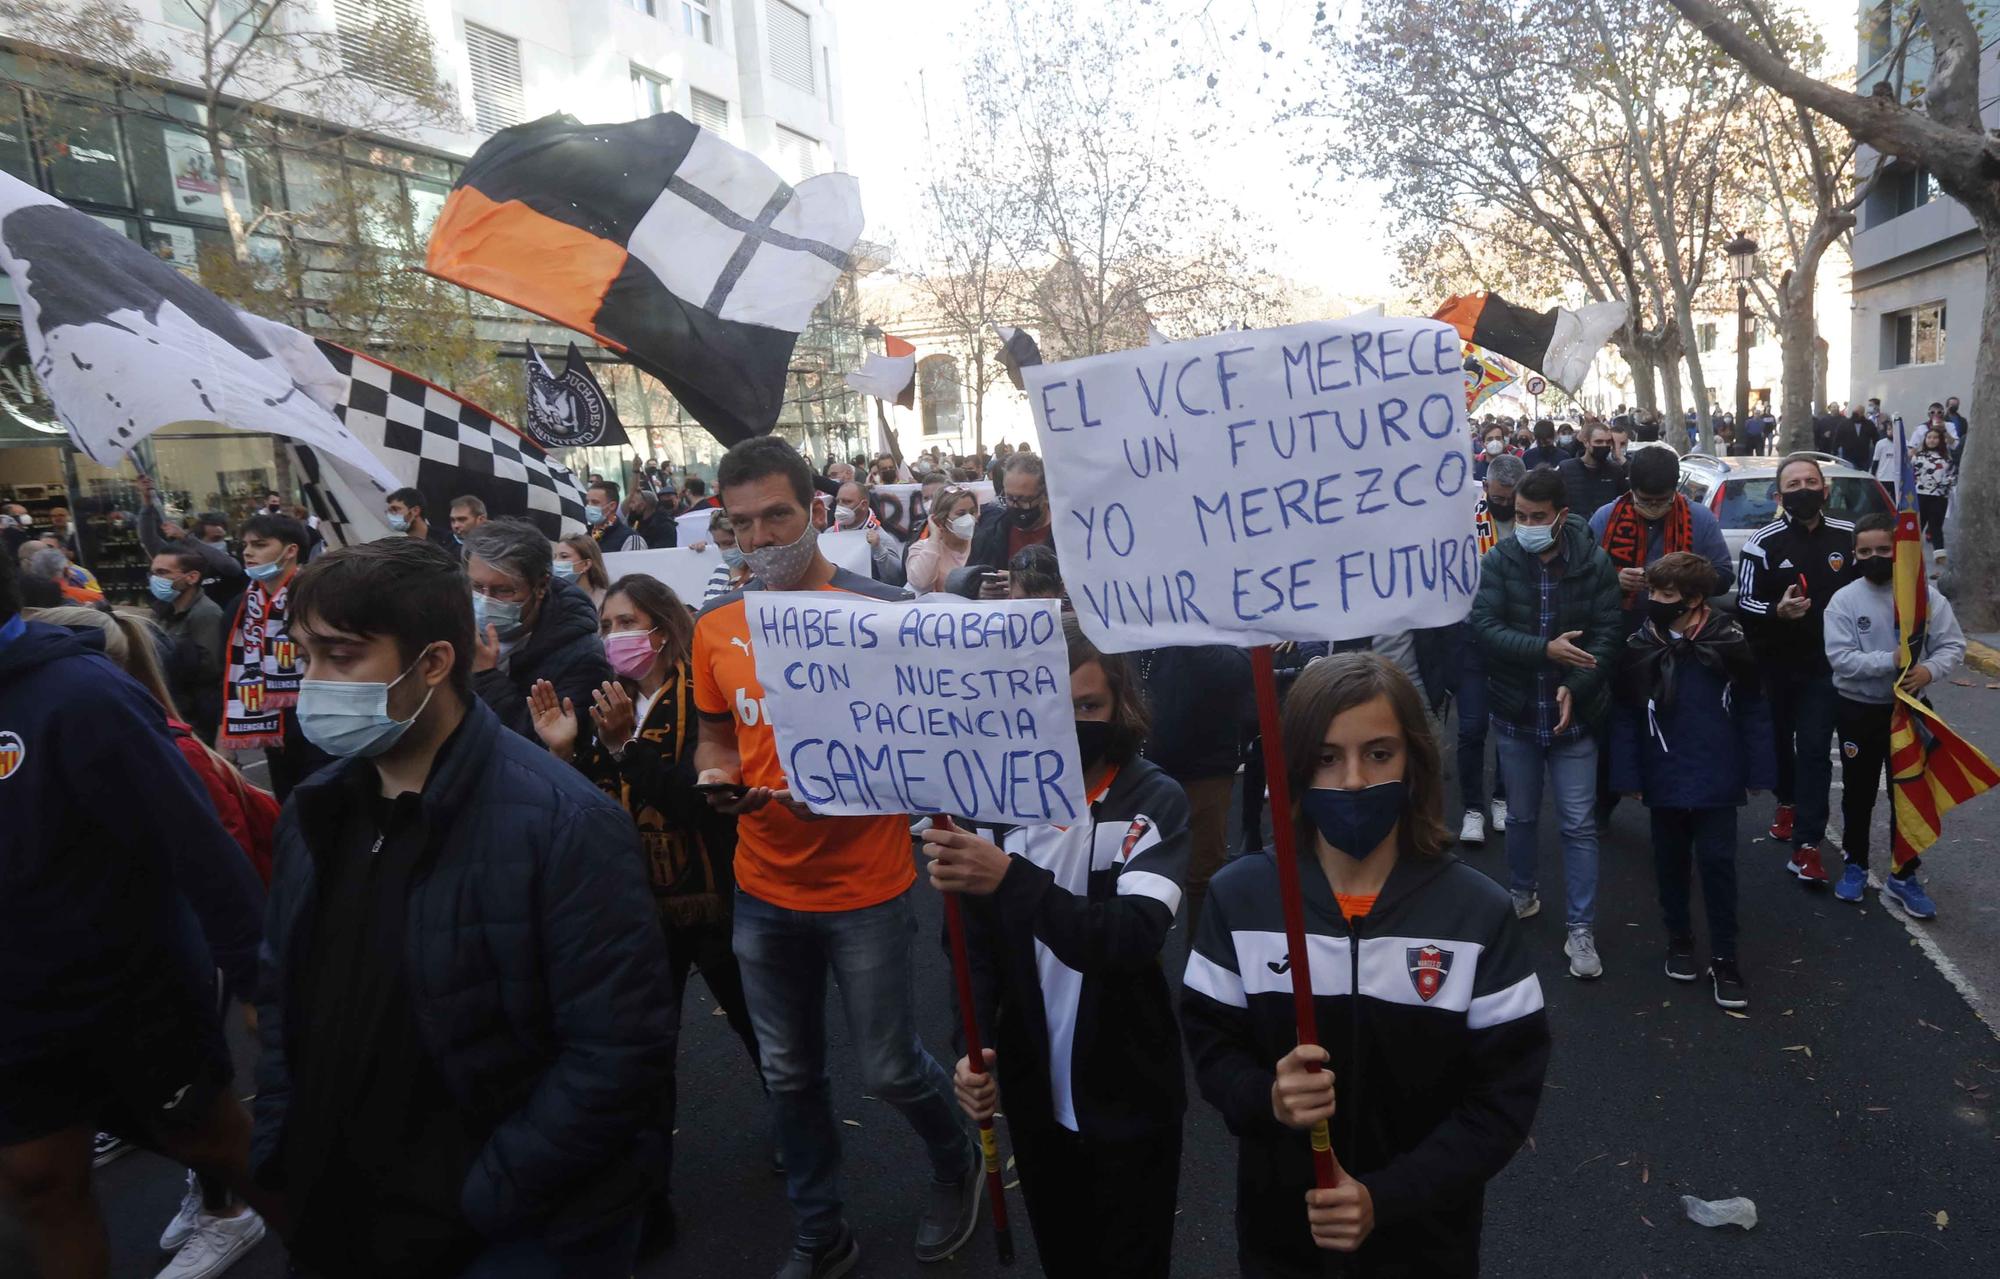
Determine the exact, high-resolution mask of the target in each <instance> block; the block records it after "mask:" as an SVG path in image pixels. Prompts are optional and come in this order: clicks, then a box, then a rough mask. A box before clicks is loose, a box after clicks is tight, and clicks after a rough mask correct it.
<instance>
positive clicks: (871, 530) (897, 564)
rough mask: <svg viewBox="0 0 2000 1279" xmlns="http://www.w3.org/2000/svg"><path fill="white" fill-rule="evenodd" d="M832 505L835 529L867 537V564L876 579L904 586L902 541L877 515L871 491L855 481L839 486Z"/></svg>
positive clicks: (891, 584) (892, 584)
mask: <svg viewBox="0 0 2000 1279" xmlns="http://www.w3.org/2000/svg"><path fill="white" fill-rule="evenodd" d="M834 501H835V505H834V508H833V529H832V530H830V531H835V532H847V533H853V532H860V533H862V534H863V535H865V536H866V537H867V539H868V567H869V570H870V572H871V574H872V575H873V576H874V578H875V580H876V581H878V582H885V583H887V584H888V585H890V586H901V585H903V583H904V577H903V544H902V542H900V541H898V540H897V538H896V535H895V534H894V533H891V532H890V531H889V530H888V529H886V528H883V527H882V521H881V520H880V519H878V518H877V517H876V515H875V508H874V506H873V504H872V503H871V502H870V500H869V494H868V490H867V489H866V488H864V487H863V486H862V485H860V484H857V483H856V482H854V481H853V480H849V481H848V482H847V483H845V484H842V485H841V486H840V492H839V494H838V495H836V497H835V499H834Z"/></svg>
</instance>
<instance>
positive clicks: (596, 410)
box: [521, 342, 627, 449]
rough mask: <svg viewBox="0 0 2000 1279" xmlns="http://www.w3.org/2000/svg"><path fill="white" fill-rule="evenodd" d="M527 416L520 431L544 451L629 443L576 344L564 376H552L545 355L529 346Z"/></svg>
mask: <svg viewBox="0 0 2000 1279" xmlns="http://www.w3.org/2000/svg"><path fill="white" fill-rule="evenodd" d="M527 363H528V414H527V419H526V420H525V421H523V422H522V423H521V425H522V426H523V427H525V428H527V432H528V434H529V435H530V436H532V437H534V440H535V442H536V443H538V444H540V445H541V446H542V447H544V448H551V449H568V448H581V447H586V446H590V445H600V444H609V445H619V444H624V443H627V440H626V438H625V427H624V425H623V424H622V423H620V422H619V420H618V410H617V409H616V408H614V407H612V404H611V397H610V396H608V395H606V394H605V393H604V388H603V387H602V386H599V385H598V383H597V378H596V376H595V375H594V374H592V373H591V371H590V363H589V361H587V360H585V359H584V358H583V352H581V351H579V350H577V349H576V343H574V342H572V343H570V344H569V360H568V362H567V363H565V364H564V365H563V371H562V372H560V373H553V372H551V371H550V370H549V366H548V362H547V361H546V360H544V359H542V353H541V352H540V351H537V350H536V349H535V344H534V343H533V342H530V343H528V361H527Z"/></svg>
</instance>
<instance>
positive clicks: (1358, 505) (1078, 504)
mask: <svg viewBox="0 0 2000 1279" xmlns="http://www.w3.org/2000/svg"><path fill="white" fill-rule="evenodd" d="M1463 363H1464V356H1463V355H1462V353H1461V346H1460V341H1459V338H1458V335H1457V333H1455V332H1454V331H1453V330H1452V329H1451V328H1450V327H1449V326H1447V325H1445V324H1443V323H1441V322H1439V321H1436V320H1410V319H1395V318H1387V317H1382V316H1367V317H1357V318H1350V319H1347V320H1336V321H1327V322H1322V323H1315V324H1297V325H1291V326H1289V327H1286V328H1279V329H1265V330H1257V331H1251V332H1242V331H1238V332H1231V333H1218V334H1215V335H1214V336H1212V337H1206V338H1199V339H1196V340H1194V341H1191V342H1174V343H1170V344H1167V345H1164V346H1147V347H1141V348H1139V349H1138V350H1134V351H1120V352H1116V353H1114V354H1110V355H1098V356H1092V357H1089V358H1087V359H1081V360H1071V361H1067V362H1065V363H1062V364H1042V365H1032V366H1030V367H1028V368H1025V369H1023V370H1022V375H1023V376H1024V377H1025V378H1026V379H1027V390H1028V400H1029V404H1030V406H1031V407H1032V408H1033V410H1034V414H1035V425H1036V429H1037V432H1038V434H1039V437H1040V442H1041V448H1042V454H1043V456H1044V458H1046V460H1047V463H1048V485H1049V499H1050V506H1051V509H1052V513H1053V517H1054V521H1055V540H1056V549H1057V552H1058V554H1059V555H1060V557H1061V560H1062V575H1063V584H1064V586H1065V587H1066V588H1067V590H1068V592H1069V595H1070V599H1071V601H1072V603H1073V604H1074V605H1075V608H1076V613H1077V617H1078V619H1079V620H1080V621H1081V622H1082V624H1083V628H1084V630H1085V632H1086V633H1088V634H1089V636H1090V638H1091V639H1092V640H1093V641H1094V642H1095V643H1096V644H1097V645H1098V646H1099V647H1100V648H1103V649H1105V650H1107V651H1113V652H1127V651H1130V650H1132V649H1139V648H1153V647H1158V646H1161V645H1180V644H1231V645H1236V646H1239V647H1247V646H1250V645H1256V644H1271V643H1277V642H1279V641H1282V640H1314V639H1353V638H1358V637H1360V636H1365V635H1376V634H1381V633H1384V632H1388V631H1399V630H1405V629H1409V628H1412V627H1425V626H1440V625H1444V624H1446V623H1450V622H1456V621H1459V620H1460V619H1462V618H1463V617H1464V616H1465V615H1466V613H1467V612H1468V611H1469V610H1470V609H1471V607H1472V596H1473V594H1474V592H1475V591H1476V590H1477V589H1478V586H1479V554H1478V550H1477V542H1476V540H1475V538H1474V534H1473V529H1472V507H1473V501H1472V497H1473V494H1472V485H1473V481H1472V463H1471V457H1470V454H1469V451H1468V448H1467V444H1466V434H1465V374H1464V372H1463V370H1462V368H1461V366H1462V365H1463Z"/></svg>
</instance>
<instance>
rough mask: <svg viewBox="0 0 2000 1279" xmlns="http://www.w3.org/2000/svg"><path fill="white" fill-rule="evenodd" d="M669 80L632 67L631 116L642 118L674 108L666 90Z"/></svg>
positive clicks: (670, 95) (669, 94) (670, 96)
mask: <svg viewBox="0 0 2000 1279" xmlns="http://www.w3.org/2000/svg"><path fill="white" fill-rule="evenodd" d="M670 83H671V82H670V81H669V80H668V79H667V78H666V77H665V76H658V75H654V74H653V73H652V72H650V71H641V70H640V69H639V68H637V67H633V68H632V111H633V118H634V119H637V120H643V119H645V118H646V117H647V116H654V115H658V114H660V113H661V112H662V111H671V110H673V109H674V100H673V96H672V94H671V93H670V92H669V91H668V87H667V86H668V85H669V84H670Z"/></svg>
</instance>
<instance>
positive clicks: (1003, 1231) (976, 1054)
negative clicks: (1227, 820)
mask: <svg viewBox="0 0 2000 1279" xmlns="http://www.w3.org/2000/svg"><path fill="white" fill-rule="evenodd" d="M877 403H878V404H879V403H880V401H877ZM931 825H932V826H933V827H935V828H936V829H938V830H952V829H954V827H953V826H952V822H951V818H949V817H947V816H945V815H944V814H943V813H937V814H934V815H933V816H932V817H931ZM940 896H942V897H943V898H944V926H945V931H946V932H947V933H949V934H950V935H951V974H952V976H953V977H954V978H956V979H957V981H958V1011H959V1016H960V1017H961V1018H962V1019H963V1020H964V1022H965V1061H966V1064H967V1065H968V1066H970V1067H971V1068H972V1073H973V1074H975V1075H983V1074H985V1073H986V1054H985V1052H983V1051H982V1050H981V1046H980V1043H979V1009H978V1007H977V1006H976V1005H975V1004H974V1003H973V1001H972V963H971V961H970V960H969V959H967V958H966V954H965V916H964V914H963V913H962V912H961V911H960V910H959V905H958V894H957V893H942V894H940ZM979 1150H980V1153H981V1155H982V1156H983V1157H984V1158H985V1161H986V1196H987V1198H988V1199H989V1200H991V1201H992V1204H993V1251H994V1252H995V1253H997V1254H998V1255H999V1258H1000V1264H1001V1265H1003V1266H1011V1265H1013V1264H1014V1233H1013V1231H1012V1230H1010V1229H1008V1226H1007V1187H1006V1186H1005V1185H1004V1184H1003V1183H1002V1182H1001V1180H1000V1143H999V1140H998V1139H997V1138H996V1137H995V1136H994V1133H993V1117H992V1116H991V1115H988V1116H987V1117H986V1118H984V1119H982V1120H980V1121H979Z"/></svg>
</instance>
